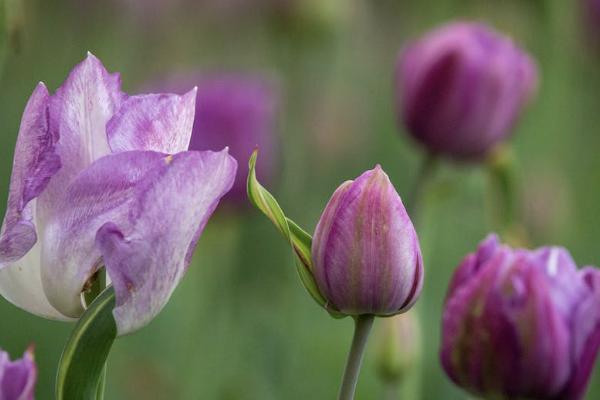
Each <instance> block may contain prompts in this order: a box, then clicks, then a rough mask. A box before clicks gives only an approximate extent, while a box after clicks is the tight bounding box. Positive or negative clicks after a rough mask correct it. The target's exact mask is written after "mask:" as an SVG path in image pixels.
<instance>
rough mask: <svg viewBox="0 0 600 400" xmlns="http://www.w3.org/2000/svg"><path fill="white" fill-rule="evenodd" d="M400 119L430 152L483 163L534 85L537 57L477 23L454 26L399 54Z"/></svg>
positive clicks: (508, 129) (431, 34)
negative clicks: (530, 55)
mask: <svg viewBox="0 0 600 400" xmlns="http://www.w3.org/2000/svg"><path fill="white" fill-rule="evenodd" d="M395 82H396V83H395V85H396V87H395V91H396V99H397V113H398V118H399V121H400V122H402V123H403V124H405V125H406V127H407V129H408V132H409V134H410V135H411V136H412V137H413V138H414V139H416V140H417V141H418V142H420V143H421V144H422V145H423V146H425V148H426V149H427V151H428V152H430V153H432V154H439V155H444V156H447V157H450V158H453V159H457V160H480V159H481V158H483V157H485V156H486V155H487V154H488V152H489V151H490V150H491V149H492V148H493V147H494V146H495V145H496V144H498V143H500V142H501V141H503V140H504V139H506V138H507V137H508V136H509V135H510V134H511V131H512V128H513V125H514V124H515V121H516V120H517V118H518V117H519V115H520V114H521V111H522V109H523V106H524V105H525V104H526V103H527V101H528V100H529V98H530V97H531V95H532V93H533V92H534V91H535V88H536V84H537V72H536V67H535V64H534V62H533V60H532V59H531V58H530V57H529V56H528V55H527V53H525V52H524V51H523V50H522V49H520V48H518V47H517V46H516V45H515V44H514V43H513V42H512V41H511V40H510V39H509V38H507V37H506V36H504V35H502V34H500V33H498V32H495V31H493V30H492V29H490V28H489V27H487V26H485V25H483V24H478V23H466V22H459V23H452V24H449V25H446V26H443V27H441V28H438V29H436V30H434V31H433V32H430V33H428V34H427V35H425V36H424V37H423V38H421V39H419V40H417V41H415V42H413V43H412V44H410V45H409V46H408V47H407V48H406V49H404V50H403V51H402V53H401V54H400V57H399V59H398V63H397V66H396V70H395Z"/></svg>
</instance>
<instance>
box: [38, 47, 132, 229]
mask: <svg viewBox="0 0 600 400" xmlns="http://www.w3.org/2000/svg"><path fill="white" fill-rule="evenodd" d="M120 83H121V82H120V78H119V75H118V74H109V73H108V71H106V69H105V68H104V66H103V65H102V63H101V62H100V60H98V59H97V58H96V57H95V56H94V55H92V54H90V53H88V56H87V58H86V59H85V60H84V61H82V62H81V63H79V64H78V65H77V66H76V67H75V68H73V70H72V71H71V73H70V74H69V76H68V78H67V79H66V81H65V82H64V83H63V84H62V86H61V87H60V88H58V90H57V91H56V93H55V94H54V95H53V96H52V98H51V101H50V129H51V131H52V133H53V134H54V135H55V136H57V137H59V140H58V143H57V145H56V151H57V153H58V155H59V156H60V158H61V162H62V168H61V169H60V171H59V172H58V173H57V174H56V175H55V176H54V178H53V179H52V181H51V182H50V184H49V185H48V188H47V190H46V191H45V192H44V194H43V195H42V196H40V201H39V202H38V217H39V218H40V222H41V223H43V222H44V221H46V220H47V219H49V218H50V215H51V214H52V213H53V212H54V210H55V209H56V208H57V207H59V206H60V205H61V204H62V203H63V195H64V191H65V189H66V188H67V187H68V186H69V184H70V183H71V182H72V181H73V180H74V179H75V177H76V176H77V175H78V174H79V173H80V172H81V171H83V170H84V169H85V168H86V167H88V166H89V165H90V164H91V163H92V162H93V161H95V160H97V159H99V158H100V157H102V156H105V155H107V154H109V153H110V149H109V146H108V139H107V135H106V124H107V122H108V121H109V120H110V118H112V116H113V115H114V113H115V112H116V111H117V109H118V108H119V107H120V105H121V103H122V102H123V100H124V98H125V95H124V93H123V92H121V89H120Z"/></svg>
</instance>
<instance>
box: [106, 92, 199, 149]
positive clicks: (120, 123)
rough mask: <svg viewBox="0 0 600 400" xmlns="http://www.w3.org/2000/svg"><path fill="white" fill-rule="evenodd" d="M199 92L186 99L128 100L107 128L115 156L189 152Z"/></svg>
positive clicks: (151, 96) (162, 96)
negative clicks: (121, 152) (149, 151)
mask: <svg viewBox="0 0 600 400" xmlns="http://www.w3.org/2000/svg"><path fill="white" fill-rule="evenodd" d="M196 91H197V90H196V88H194V89H192V90H190V91H189V92H188V93H186V94H185V95H183V96H179V95H175V94H149V95H142V96H132V97H130V98H129V99H127V100H126V101H125V102H124V103H123V105H122V106H121V108H120V109H119V111H118V112H117V114H115V116H114V117H113V118H112V119H111V120H110V121H109V122H108V125H107V127H106V130H107V134H108V142H109V144H110V148H111V150H112V151H113V152H117V151H129V150H151V151H159V152H163V153H170V154H171V153H178V152H180V151H185V150H187V149H188V146H189V143H190V138H191V136H192V126H193V124H194V114H195V112H196V109H195V104H196Z"/></svg>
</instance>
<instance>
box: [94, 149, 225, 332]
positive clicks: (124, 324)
mask: <svg viewBox="0 0 600 400" xmlns="http://www.w3.org/2000/svg"><path fill="white" fill-rule="evenodd" d="M167 163H168V164H169V165H168V167H167V166H166V164H167ZM167 163H165V166H164V167H163V168H162V169H161V170H160V171H158V170H157V173H156V176H155V177H154V178H155V179H153V180H152V181H151V182H148V184H147V185H145V187H143V188H141V190H139V191H138V193H137V194H136V201H135V204H134V206H133V208H132V209H131V213H130V214H129V220H128V221H126V222H125V223H121V221H119V222H117V223H107V224H105V225H104V226H103V227H102V228H101V229H100V231H98V235H97V243H98V247H99V248H100V250H101V252H102V255H103V258H104V262H105V265H106V268H107V270H108V273H109V275H110V278H111V279H112V281H113V286H114V288H115V293H116V307H115V310H114V316H115V320H116V322H117V329H118V333H119V334H120V335H123V334H127V333H130V332H132V331H134V330H136V329H139V328H141V327H142V326H144V325H146V324H147V323H148V322H149V321H150V320H151V319H152V318H154V316H156V314H158V313H159V312H160V310H161V309H162V308H163V307H164V306H165V304H166V303H167V301H168V299H169V297H170V296H171V293H172V292H173V290H174V289H175V287H176V286H177V283H178V282H179V280H180V279H181V278H182V276H183V274H184V272H185V270H186V268H187V266H188V264H189V261H190V258H191V254H192V251H193V249H194V247H195V244H196V241H197V240H198V238H199V236H200V234H201V232H202V230H203V229H204V226H205V225H206V223H207V222H208V219H209V217H210V215H211V214H212V212H213V211H214V209H215V208H216V206H217V204H218V203H219V200H220V199H221V197H222V196H223V195H224V194H225V193H227V191H228V190H229V189H230V188H231V186H232V185H233V181H234V178H235V170H236V162H235V160H234V159H233V158H232V157H230V156H229V155H228V154H227V151H222V152H220V153H213V152H185V153H180V154H178V155H175V156H173V158H171V159H169V160H167ZM164 221H167V223H164Z"/></svg>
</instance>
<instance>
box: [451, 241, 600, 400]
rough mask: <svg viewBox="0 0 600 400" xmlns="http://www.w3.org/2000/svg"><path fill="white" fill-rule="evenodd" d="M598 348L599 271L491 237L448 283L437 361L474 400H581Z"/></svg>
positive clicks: (558, 251)
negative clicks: (483, 398) (439, 354)
mask: <svg viewBox="0 0 600 400" xmlns="http://www.w3.org/2000/svg"><path fill="white" fill-rule="evenodd" d="M599 346H600V271H598V270H597V269H596V268H592V267H587V268H584V269H581V270H578V269H577V266H576V265H575V262H574V261H573V259H572V258H571V256H570V254H569V253H568V252H567V251H566V250H565V249H563V248H560V247H542V248H539V249H537V250H525V249H512V248H510V247H508V246H505V245H501V244H500V243H499V241H498V238H497V237H496V236H494V235H490V236H489V237H488V238H487V239H486V240H485V241H483V242H482V244H481V245H480V246H479V249H478V250H477V252H476V253H474V254H469V255H468V256H467V257H466V258H465V259H464V260H463V262H462V264H461V265H460V266H459V267H458V269H457V270H456V272H455V274H454V277H453V279H452V281H451V283H450V288H449V291H448V295H447V298H446V304H445V309H444V314H443V322H442V344H441V361H442V365H443V367H444V369H445V371H446V373H447V374H448V376H449V377H450V378H451V379H452V380H453V381H454V382H455V383H456V384H457V385H459V386H461V387H463V388H464V389H466V390H468V391H469V392H472V393H473V394H475V395H477V396H484V397H485V398H506V399H532V400H533V399H536V400H541V399H548V400H556V399H570V400H579V399H582V398H583V396H584V394H585V390H586V387H587V382H588V379H589V377H590V374H591V372H592V368H593V364H594V362H595V359H596V356H597V354H598V349H599Z"/></svg>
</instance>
